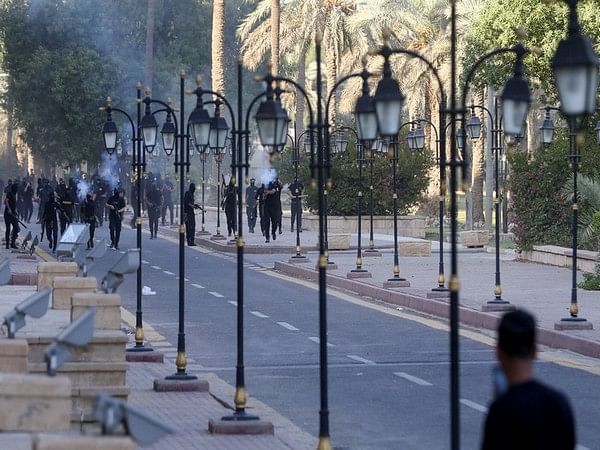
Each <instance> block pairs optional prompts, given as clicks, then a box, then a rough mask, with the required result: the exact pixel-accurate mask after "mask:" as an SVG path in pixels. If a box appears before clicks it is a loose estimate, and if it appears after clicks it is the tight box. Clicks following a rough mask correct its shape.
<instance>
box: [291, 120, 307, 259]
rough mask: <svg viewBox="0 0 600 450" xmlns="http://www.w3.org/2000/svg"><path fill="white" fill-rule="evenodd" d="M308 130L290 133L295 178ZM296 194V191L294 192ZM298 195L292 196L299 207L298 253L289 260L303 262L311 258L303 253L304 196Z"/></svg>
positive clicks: (297, 222)
mask: <svg viewBox="0 0 600 450" xmlns="http://www.w3.org/2000/svg"><path fill="white" fill-rule="evenodd" d="M308 132H309V130H304V131H303V132H302V133H300V135H299V136H294V137H293V138H292V136H290V135H289V134H288V136H287V137H288V139H289V140H290V141H291V142H292V151H293V152H294V157H293V160H292V164H293V165H294V178H295V180H298V179H299V178H298V176H299V174H298V169H299V166H300V143H301V142H302V138H303V137H305V136H308ZM293 194H294V193H293ZM295 194H296V195H294V196H293V197H292V201H294V200H295V201H296V208H298V211H297V212H296V214H297V216H296V217H297V218H296V254H295V255H293V256H292V257H290V259H289V262H291V263H303V262H308V261H309V259H308V258H307V257H306V255H303V254H302V250H301V247H300V233H301V232H302V230H301V226H302V225H301V223H302V221H301V219H299V217H300V216H299V214H301V213H302V197H301V196H300V195H299V193H298V192H296V193H295Z"/></svg>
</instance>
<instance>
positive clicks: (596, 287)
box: [578, 264, 600, 291]
mask: <svg viewBox="0 0 600 450" xmlns="http://www.w3.org/2000/svg"><path fill="white" fill-rule="evenodd" d="M578 286H579V287H580V288H581V289H585V290H587V291H600V264H596V271H595V272H594V273H584V274H583V281H582V282H581V283H579V284H578Z"/></svg>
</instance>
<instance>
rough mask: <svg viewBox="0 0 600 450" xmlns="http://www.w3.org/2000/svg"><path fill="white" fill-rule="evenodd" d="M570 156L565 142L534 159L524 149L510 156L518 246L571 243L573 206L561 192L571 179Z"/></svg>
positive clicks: (510, 183)
mask: <svg viewBox="0 0 600 450" xmlns="http://www.w3.org/2000/svg"><path fill="white" fill-rule="evenodd" d="M567 155H568V151H567V148H566V146H565V145H564V142H557V143H556V144H554V145H552V146H550V147H549V148H548V149H546V150H544V151H540V152H539V153H538V155H537V156H536V158H535V159H533V160H529V159H528V157H527V154H526V153H521V152H519V153H514V154H513V155H511V156H510V163H511V166H512V172H511V177H510V181H509V185H510V192H511V199H512V211H513V213H514V214H513V216H514V228H513V232H514V234H515V244H516V245H517V248H518V249H520V250H531V248H532V247H533V246H534V245H538V244H554V245H564V246H568V245H569V235H570V225H569V224H570V221H569V219H570V217H571V208H570V207H569V202H568V200H567V199H566V198H565V196H564V195H562V192H561V190H562V186H564V184H565V183H566V182H567V180H568V179H569V170H568V163H567Z"/></svg>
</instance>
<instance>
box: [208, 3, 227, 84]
mask: <svg viewBox="0 0 600 450" xmlns="http://www.w3.org/2000/svg"><path fill="white" fill-rule="evenodd" d="M224 32H225V0H214V1H213V14H212V46H211V53H212V65H211V78H212V90H213V91H215V92H218V93H219V94H224V93H225V55H224V36H223V34H224Z"/></svg>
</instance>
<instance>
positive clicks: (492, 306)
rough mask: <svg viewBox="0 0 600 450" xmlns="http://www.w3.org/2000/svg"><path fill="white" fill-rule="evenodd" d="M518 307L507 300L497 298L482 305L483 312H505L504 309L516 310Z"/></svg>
mask: <svg viewBox="0 0 600 450" xmlns="http://www.w3.org/2000/svg"><path fill="white" fill-rule="evenodd" d="M515 309H517V307H516V306H515V305H513V304H511V303H510V302H508V301H506V300H502V299H501V298H496V299H494V300H490V301H489V302H487V303H486V304H485V305H483V306H482V307H481V310H482V311H483V312H503V311H514V310H515Z"/></svg>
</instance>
